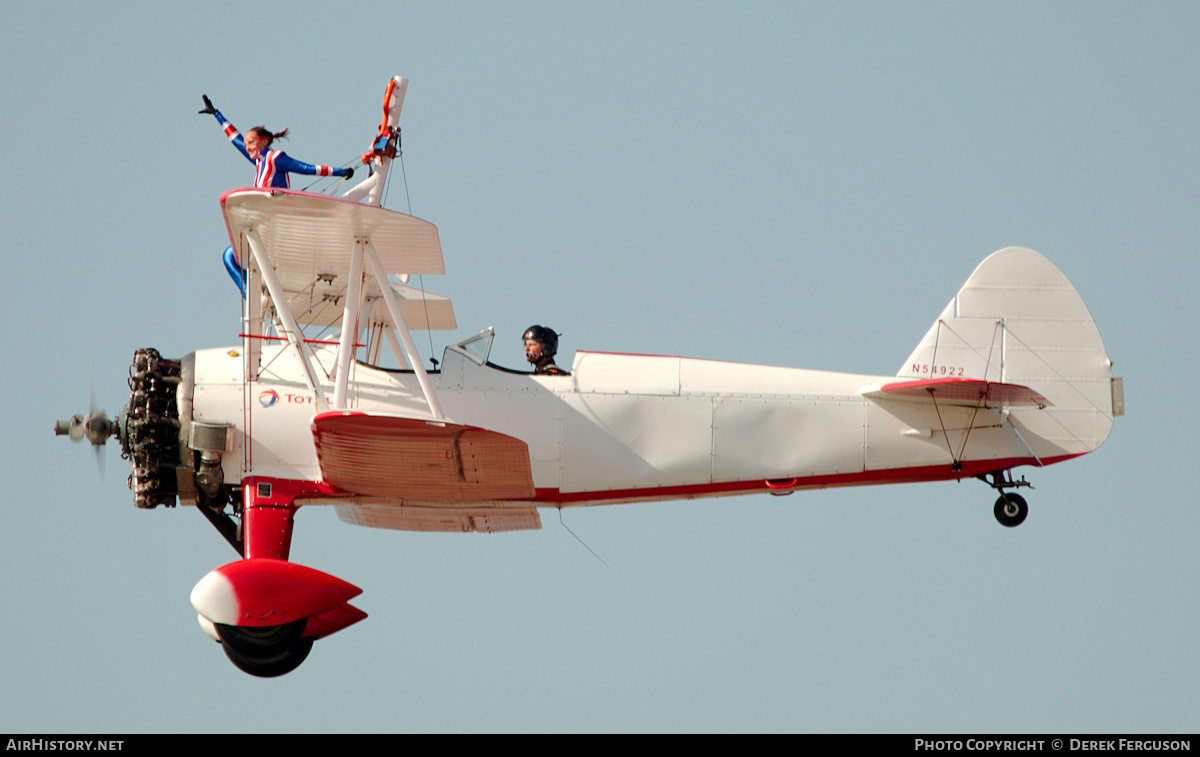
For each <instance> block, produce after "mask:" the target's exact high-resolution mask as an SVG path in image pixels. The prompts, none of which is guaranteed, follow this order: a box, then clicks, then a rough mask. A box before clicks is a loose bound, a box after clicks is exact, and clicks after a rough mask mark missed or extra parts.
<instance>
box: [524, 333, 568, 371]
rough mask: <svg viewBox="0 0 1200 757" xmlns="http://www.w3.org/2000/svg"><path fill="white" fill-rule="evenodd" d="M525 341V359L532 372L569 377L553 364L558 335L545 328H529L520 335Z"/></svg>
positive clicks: (556, 350)
mask: <svg viewBox="0 0 1200 757" xmlns="http://www.w3.org/2000/svg"><path fill="white" fill-rule="evenodd" d="M521 339H523V340H524V341H525V359H526V360H528V361H529V362H530V363H532V364H533V372H534V373H535V374H538V375H542V376H569V375H571V374H570V373H568V372H567V371H564V370H563V369H562V368H559V367H558V366H557V365H555V364H554V355H555V353H557V352H558V334H556V333H554V331H553V329H548V328H546V327H545V326H530V327H529V328H527V329H525V333H524V334H522V335H521Z"/></svg>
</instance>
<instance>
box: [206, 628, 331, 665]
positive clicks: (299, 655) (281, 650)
mask: <svg viewBox="0 0 1200 757" xmlns="http://www.w3.org/2000/svg"><path fill="white" fill-rule="evenodd" d="M307 622H308V619H307V618H301V619H299V620H297V621H294V622H292V623H285V624H283V625H279V626H267V627H264V628H249V627H244V626H229V625H225V624H223V623H214V624H213V625H214V626H215V627H216V629H217V635H218V636H220V637H221V648H222V649H224V650H225V656H226V657H228V658H229V661H230V662H232V663H233V664H234V665H236V666H237V667H238V669H239V670H241V671H243V672H245V673H249V674H250V675H252V676H258V677H260V678H274V677H276V676H281V675H284V674H285V673H290V672H292V671H293V670H295V669H296V668H297V667H299V666H300V663H302V662H304V660H305V658H306V657H308V653H309V652H311V651H312V645H313V641H314V638H313V637H308V638H301V636H302V635H303V634H304V627H305V624H306V623H307Z"/></svg>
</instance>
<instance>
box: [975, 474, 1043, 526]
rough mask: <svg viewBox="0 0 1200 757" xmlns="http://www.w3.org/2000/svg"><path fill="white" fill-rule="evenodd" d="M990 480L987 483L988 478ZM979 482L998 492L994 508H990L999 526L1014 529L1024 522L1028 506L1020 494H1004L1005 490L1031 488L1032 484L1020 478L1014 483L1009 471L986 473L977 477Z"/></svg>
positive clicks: (1027, 513)
mask: <svg viewBox="0 0 1200 757" xmlns="http://www.w3.org/2000/svg"><path fill="white" fill-rule="evenodd" d="M989 477H990V478H991V480H990V481H989V480H988V478H989ZM978 478H979V480H980V481H983V482H985V483H986V484H987V485H988V486H990V487H992V488H993V489H995V490H997V491H999V492H1000V498H999V499H997V500H996V505H995V507H993V508H992V512H993V514H995V516H996V520H997V521H999V522H1000V525H1002V526H1007V527H1009V528H1014V527H1016V526H1019V525H1021V524H1022V523H1023V522H1025V516H1027V515H1029V505H1028V504H1026V503H1025V498H1024V497H1022V496H1021V495H1020V494H1015V493H1010V492H1006V491H1005V489H1019V488H1020V487H1022V486H1028V487H1029V488H1030V489H1032V488H1033V484H1031V483H1029V482H1028V481H1026V480H1025V477H1024V476H1022V477H1021V480H1020V481H1014V480H1013V478H1012V471H1011V470H1002V471H996V472H995V473H987V474H984V475H982V476H979V477H978Z"/></svg>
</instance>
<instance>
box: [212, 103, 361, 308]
mask: <svg viewBox="0 0 1200 757" xmlns="http://www.w3.org/2000/svg"><path fill="white" fill-rule="evenodd" d="M213 115H214V116H216V118H217V123H219V124H221V128H222V129H224V130H225V136H226V137H228V138H229V141H230V142H232V143H233V146H234V147H236V148H237V149H238V151H239V152H241V153H242V155H245V156H246V160H248V161H250V162H251V163H253V164H254V186H255V187H283V188H285V189H288V188H290V187H291V186H292V184H291V181H290V180H289V179H288V174H293V173H299V174H305V175H308V176H345V175H346V169H344V168H333V167H331V166H317V165H313V164H311V163H305V162H303V161H299V160H296V159H295V158H292V157H290V156H289V155H288V154H287V153H285V152H284V151H282V150H264V151H262V152H261V153H259V156H258V159H257V160H255V159H254V158H251V157H250V153H248V152H246V141H245V140H244V139H243V138H242V134H241V132H239V131H238V130H237V129H236V128H234V125H233V124H231V123H229V121H227V120H226V119H225V116H223V115H221V111H219V110H218V111H215V112H214V113H213ZM225 270H227V271H229V275H230V276H231V277H232V278H233V280H234V282H236V283H237V285H238V289H239V290H241V292H242V297H243V298H244V297H245V296H246V281H245V272H244V271H243V270H242V267H241V266H240V265H239V264H238V261H237V258H236V257H235V256H234V254H233V247H232V245H231V246H229V247H226V248H225Z"/></svg>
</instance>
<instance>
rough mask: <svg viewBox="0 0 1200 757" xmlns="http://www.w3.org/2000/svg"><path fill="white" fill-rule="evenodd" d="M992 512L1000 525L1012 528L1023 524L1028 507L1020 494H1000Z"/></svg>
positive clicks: (1027, 513)
mask: <svg viewBox="0 0 1200 757" xmlns="http://www.w3.org/2000/svg"><path fill="white" fill-rule="evenodd" d="M992 512H994V513H995V514H996V520H998V521H1000V525H1002V526H1008V527H1009V528H1013V527H1015V526H1019V525H1021V524H1022V523H1023V522H1025V516H1026V515H1029V505H1027V504H1025V498H1024V497H1022V496H1021V495H1020V494H1001V495H1000V499H998V500H996V507H995V508H994V509H993V510H992Z"/></svg>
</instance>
